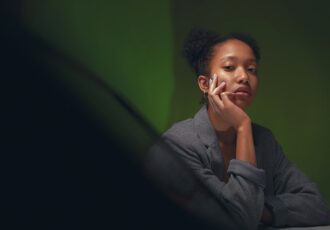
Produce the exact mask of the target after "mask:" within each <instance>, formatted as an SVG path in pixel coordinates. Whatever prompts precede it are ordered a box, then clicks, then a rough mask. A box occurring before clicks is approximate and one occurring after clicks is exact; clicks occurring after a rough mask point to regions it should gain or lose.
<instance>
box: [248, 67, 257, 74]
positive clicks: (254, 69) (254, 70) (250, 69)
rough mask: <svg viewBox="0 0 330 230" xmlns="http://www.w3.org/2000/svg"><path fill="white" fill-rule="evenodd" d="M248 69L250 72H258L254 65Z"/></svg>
mask: <svg viewBox="0 0 330 230" xmlns="http://www.w3.org/2000/svg"><path fill="white" fill-rule="evenodd" d="M248 71H249V72H250V73H254V74H255V73H257V69H256V68H254V67H250V68H248Z"/></svg>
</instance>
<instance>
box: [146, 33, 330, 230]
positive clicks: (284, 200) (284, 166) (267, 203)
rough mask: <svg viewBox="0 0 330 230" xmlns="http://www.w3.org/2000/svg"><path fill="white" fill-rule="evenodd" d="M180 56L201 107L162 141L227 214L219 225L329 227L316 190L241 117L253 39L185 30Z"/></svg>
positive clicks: (249, 94) (268, 137)
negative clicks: (193, 76)
mask: <svg viewBox="0 0 330 230" xmlns="http://www.w3.org/2000/svg"><path fill="white" fill-rule="evenodd" d="M184 56H185V57H186V59H187V60H188V62H189V63H190V65H191V67H192V68H193V69H194V71H195V73H196V76H197V83H198V86H199V88H200V90H201V92H202V93H203V95H204V101H205V105H203V106H202V108H201V109H200V111H199V112H198V113H197V114H196V115H195V116H194V118H192V119H187V120H184V121H181V122H179V123H176V124H175V125H173V126H172V127H171V128H170V129H169V130H168V131H166V132H165V133H164V134H163V135H162V138H161V140H162V142H163V143H166V144H167V146H168V149H171V151H172V152H173V153H174V154H176V155H178V156H180V158H181V159H183V161H184V162H185V163H186V164H187V165H188V166H189V168H190V169H192V171H193V172H194V174H195V175H196V177H197V178H198V179H199V180H200V181H201V182H202V184H203V185H204V186H205V187H206V188H207V189H208V190H209V191H210V193H211V196H212V197H213V198H215V200H216V202H217V203H218V204H219V205H220V206H221V207H222V209H223V210H224V212H223V213H229V215H228V217H226V218H227V220H224V222H223V223H226V221H227V222H228V225H227V223H226V224H224V226H231V228H237V229H242V228H246V229H256V228H257V227H258V225H259V224H260V223H263V224H265V225H272V226H313V225H326V224H330V212H329V210H328V209H327V207H326V205H325V204H324V202H323V201H322V198H321V196H320V193H319V192H318V190H317V188H316V186H315V184H314V183H312V182H311V181H309V179H308V178H307V177H306V176H304V175H303V173H302V172H300V171H299V170H298V169H297V168H296V167H295V166H294V165H292V164H291V163H290V162H289V161H288V159H287V158H286V157H285V155H284V154H283V152H282V150H281V147H280V145H279V144H278V143H277V141H276V140H275V138H274V136H273V134H272V133H271V131H269V130H268V129H266V128H264V127H262V126H260V125H257V124H254V123H252V122H251V119H250V117H249V116H248V115H247V114H246V113H245V112H244V110H245V109H246V108H247V107H248V106H249V105H250V104H251V103H252V101H253V99H254V97H255V96H256V92H257V88H258V77H257V74H258V71H257V70H258V63H259V60H260V54H259V49H258V46H257V43H256V41H255V40H254V39H253V38H251V37H250V36H247V35H244V34H237V33H232V34H228V35H226V36H220V35H218V34H216V33H214V32H210V31H205V30H192V31H191V33H190V34H189V36H188V38H187V40H186V42H185V45H184ZM152 151H154V152H157V151H158V152H159V151H164V149H163V150H160V148H157V147H156V148H153V150H152ZM219 218H223V217H222V216H219ZM229 222H230V223H229Z"/></svg>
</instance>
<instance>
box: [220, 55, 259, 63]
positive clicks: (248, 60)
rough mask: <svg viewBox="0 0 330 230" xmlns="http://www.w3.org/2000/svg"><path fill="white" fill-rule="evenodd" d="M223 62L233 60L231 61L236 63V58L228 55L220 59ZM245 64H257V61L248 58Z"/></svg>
mask: <svg viewBox="0 0 330 230" xmlns="http://www.w3.org/2000/svg"><path fill="white" fill-rule="evenodd" d="M225 60H233V61H236V60H238V57H236V56H232V55H230V56H225V57H223V58H221V59H220V61H225ZM246 62H254V63H257V60H256V59H255V58H249V59H247V60H246Z"/></svg>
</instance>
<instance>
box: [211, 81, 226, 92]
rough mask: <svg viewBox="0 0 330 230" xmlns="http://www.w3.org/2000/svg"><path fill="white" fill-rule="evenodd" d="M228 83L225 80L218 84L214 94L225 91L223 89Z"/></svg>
mask: <svg viewBox="0 0 330 230" xmlns="http://www.w3.org/2000/svg"><path fill="white" fill-rule="evenodd" d="M225 85H226V83H225V82H224V81H223V82H221V83H220V85H218V86H217V87H216V88H215V89H214V90H213V92H212V93H213V94H216V95H220V94H221V93H222V91H223V89H224V88H225Z"/></svg>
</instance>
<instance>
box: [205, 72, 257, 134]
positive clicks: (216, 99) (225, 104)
mask: <svg viewBox="0 0 330 230" xmlns="http://www.w3.org/2000/svg"><path fill="white" fill-rule="evenodd" d="M209 85H210V87H209V91H208V100H209V104H210V106H211V107H212V109H213V110H214V111H215V113H216V114H217V115H218V116H219V117H220V118H221V119H223V120H224V121H225V122H227V123H228V124H230V125H231V126H232V127H234V128H235V130H238V129H239V128H240V127H242V126H243V125H244V124H246V123H250V122H251V120H250V117H249V116H248V115H247V114H246V113H245V112H244V111H243V110H242V109H241V108H240V107H238V106H237V105H235V104H234V103H233V102H232V101H231V98H234V97H235V94H234V93H231V92H224V91H223V90H224V87H225V85H226V83H225V82H221V83H220V84H219V85H218V78H217V76H216V74H214V75H213V76H212V77H211V79H210V84H209ZM219 95H220V96H219Z"/></svg>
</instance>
